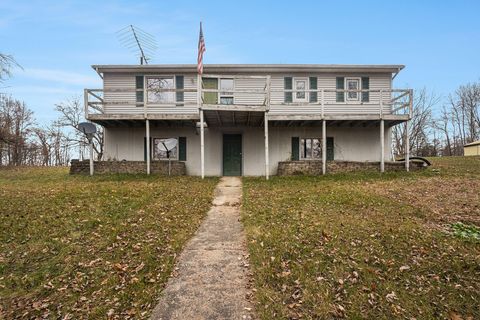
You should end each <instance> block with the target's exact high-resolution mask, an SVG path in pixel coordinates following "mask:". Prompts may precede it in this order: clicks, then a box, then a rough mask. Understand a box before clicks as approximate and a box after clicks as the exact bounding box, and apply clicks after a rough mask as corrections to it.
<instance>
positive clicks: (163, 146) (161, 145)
mask: <svg viewBox="0 0 480 320" xmlns="http://www.w3.org/2000/svg"><path fill="white" fill-rule="evenodd" d="M177 143H178V141H177V139H175V138H168V139H159V141H158V143H156V145H157V148H158V149H159V151H163V152H166V153H167V158H168V175H170V174H171V170H172V168H171V164H170V151H172V150H173V149H175V147H176V146H177Z"/></svg>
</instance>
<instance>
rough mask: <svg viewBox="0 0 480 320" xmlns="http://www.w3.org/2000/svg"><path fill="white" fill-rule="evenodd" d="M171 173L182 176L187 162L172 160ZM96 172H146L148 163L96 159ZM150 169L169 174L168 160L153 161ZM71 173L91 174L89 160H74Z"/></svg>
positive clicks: (153, 171)
mask: <svg viewBox="0 0 480 320" xmlns="http://www.w3.org/2000/svg"><path fill="white" fill-rule="evenodd" d="M170 164H171V167H170V174H171V175H172V176H180V175H185V174H186V168H185V162H182V161H171V162H170ZM93 167H94V173H99V174H101V173H146V172H147V163H146V162H144V161H95V162H94V164H93ZM150 171H151V173H153V174H161V175H168V161H152V162H151V163H150ZM70 174H90V162H89V161H88V160H83V161H79V160H72V162H71V166H70Z"/></svg>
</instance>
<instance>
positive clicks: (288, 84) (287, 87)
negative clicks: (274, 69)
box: [283, 77, 293, 103]
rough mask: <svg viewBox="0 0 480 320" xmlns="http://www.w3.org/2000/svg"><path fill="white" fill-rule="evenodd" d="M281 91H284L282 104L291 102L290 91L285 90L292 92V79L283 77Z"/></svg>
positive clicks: (291, 95)
mask: <svg viewBox="0 0 480 320" xmlns="http://www.w3.org/2000/svg"><path fill="white" fill-rule="evenodd" d="M283 89H284V90H285V91H284V97H283V102H285V103H291V102H293V94H292V91H287V90H292V89H293V79H292V77H285V78H284V79H283Z"/></svg>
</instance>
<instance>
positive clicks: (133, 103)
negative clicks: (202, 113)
mask: <svg viewBox="0 0 480 320" xmlns="http://www.w3.org/2000/svg"><path fill="white" fill-rule="evenodd" d="M203 78H229V79H234V80H240V79H247V78H248V79H257V80H260V81H262V85H261V86H259V87H258V88H250V87H249V88H236V87H234V89H233V90H230V89H229V90H228V93H229V94H231V95H233V96H234V99H233V104H221V103H220V102H221V101H220V95H221V94H222V93H223V92H225V90H222V89H220V88H217V89H206V88H204V86H203V82H202V85H201V86H198V88H192V89H155V92H174V93H175V94H174V95H173V96H174V97H176V94H177V93H184V99H183V101H165V102H158V101H156V102H155V103H150V102H149V101H148V92H147V91H146V90H144V89H132V88H115V89H105V90H103V89H85V91H84V106H85V116H86V117H87V118H88V116H89V115H92V114H107V113H110V114H115V113H116V112H117V111H115V110H116V109H115V108H113V109H111V110H109V108H108V107H109V106H117V107H123V109H122V110H126V111H127V112H126V113H128V114H144V115H145V117H146V116H147V114H153V113H168V112H169V110H170V111H171V109H170V108H182V107H191V108H195V109H198V108H202V109H211V110H229V109H231V110H234V111H235V110H238V111H269V110H270V109H271V108H272V106H273V105H274V106H275V107H282V108H286V107H287V106H292V107H293V106H309V107H314V108H313V110H316V111H317V112H318V113H320V114H321V116H322V117H324V116H327V115H329V113H330V112H331V111H332V110H335V109H338V108H337V106H342V108H343V109H342V112H343V111H345V113H346V114H355V113H356V112H358V111H359V110H361V108H362V106H368V110H369V111H368V114H375V115H377V116H380V117H382V116H383V115H385V114H390V115H407V116H408V117H409V118H410V117H411V116H412V112H413V109H412V108H413V90H412V89H362V90H338V89H323V88H320V89H310V90H309V89H305V90H295V89H291V90H286V89H273V88H272V85H271V78H270V76H242V75H236V76H226V75H221V76H220V75H203ZM199 90H200V99H199V97H198V91H199ZM138 92H141V93H142V94H141V95H140V97H141V99H138V96H139V95H138ZM286 92H289V93H292V95H295V94H296V93H297V92H303V93H305V95H306V96H309V95H310V93H311V92H315V93H316V94H317V98H316V101H315V102H309V101H303V102H289V103H285V102H283V99H281V101H280V100H279V97H280V96H281V97H283V95H284V94H285V93H286ZM352 92H355V93H357V96H358V101H348V99H347V95H348V94H349V93H352ZM185 93H195V94H194V95H193V94H191V95H189V97H188V98H187V95H186V94H185ZM206 93H207V94H208V93H214V94H216V97H217V98H216V102H217V103H211V101H207V100H208V99H206V97H205V94H206ZM338 93H343V96H344V102H337V101H336V99H335V98H332V97H335V96H336V95H337V94H338ZM363 93H368V94H369V101H368V102H366V103H364V102H362V101H361V100H362V99H361V96H362V94H363ZM272 95H275V98H274V99H272ZM240 96H242V97H243V98H242V99H240V98H239V97H240ZM248 96H255V99H248ZM373 96H375V99H372V97H373ZM245 97H247V98H245ZM237 98H239V99H237ZM252 100H253V101H254V102H253V103H249V102H242V101H252ZM307 100H308V99H307ZM238 101H240V102H238ZM117 109H118V108H117ZM112 110H113V111H112ZM386 110H387V111H386ZM176 113H178V109H176ZM288 113H289V114H295V108H288ZM336 114H338V112H336ZM363 114H365V112H363Z"/></svg>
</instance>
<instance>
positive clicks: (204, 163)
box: [85, 64, 412, 178]
mask: <svg viewBox="0 0 480 320" xmlns="http://www.w3.org/2000/svg"><path fill="white" fill-rule="evenodd" d="M403 67H404V66H403V65H318V64H298V65H290V64H218V65H205V66H204V74H203V75H202V76H199V75H198V74H197V73H196V71H197V66H196V65H181V64H179V65H94V66H93V68H94V70H95V71H96V72H97V73H98V74H99V75H100V76H101V77H102V78H103V89H86V90H85V112H86V118H87V119H88V120H90V121H92V122H94V123H97V124H99V125H102V126H103V127H104V128H105V146H104V154H105V158H106V159H112V160H118V161H122V160H123V161H144V162H145V170H146V172H148V173H150V170H151V163H152V161H164V160H166V159H167V153H166V152H164V151H162V150H161V148H160V147H159V146H160V144H161V142H162V141H163V140H162V139H167V138H174V139H176V140H177V146H176V147H175V148H173V149H172V151H171V152H169V156H170V158H171V159H173V160H175V161H180V162H183V163H184V164H185V168H186V173H187V174H189V175H200V176H202V177H203V176H204V175H207V176H221V175H247V176H259V175H265V176H266V177H267V178H268V176H269V175H274V174H276V173H277V170H278V164H279V163H283V162H288V161H299V162H301V161H317V163H318V164H319V166H320V167H321V171H322V172H323V173H325V172H326V171H327V162H329V161H355V162H372V163H377V164H378V168H379V170H381V171H383V170H384V168H385V161H391V160H392V153H391V149H392V148H391V129H392V127H393V126H395V125H397V124H399V123H402V122H407V123H408V120H409V119H410V117H411V114H412V90H411V89H393V88H392V82H393V79H394V78H395V76H396V75H397V74H398V72H400V71H401V70H402V69H403ZM407 139H408V137H407ZM407 145H408V143H407ZM406 157H407V159H408V150H406ZM408 166H409V161H405V167H406V169H407V170H408Z"/></svg>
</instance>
